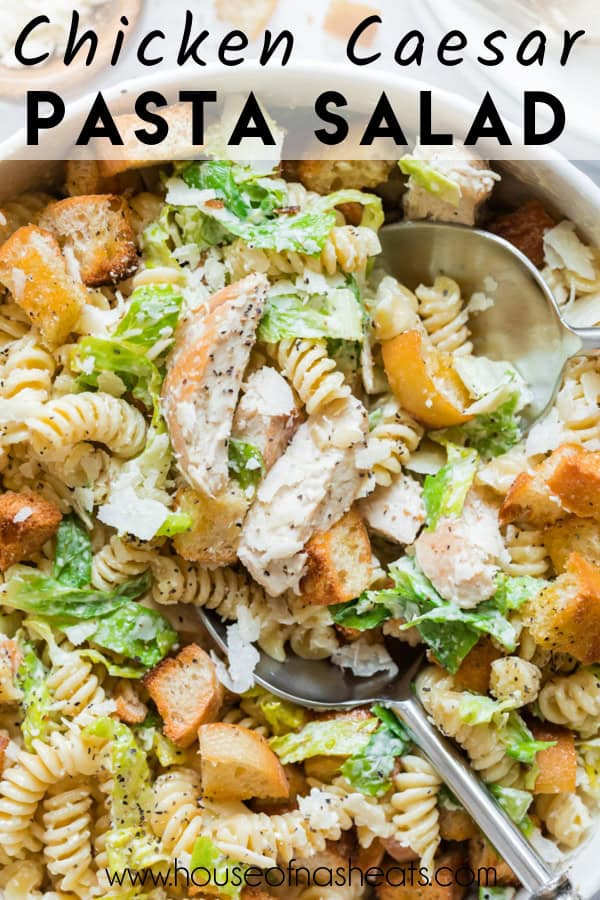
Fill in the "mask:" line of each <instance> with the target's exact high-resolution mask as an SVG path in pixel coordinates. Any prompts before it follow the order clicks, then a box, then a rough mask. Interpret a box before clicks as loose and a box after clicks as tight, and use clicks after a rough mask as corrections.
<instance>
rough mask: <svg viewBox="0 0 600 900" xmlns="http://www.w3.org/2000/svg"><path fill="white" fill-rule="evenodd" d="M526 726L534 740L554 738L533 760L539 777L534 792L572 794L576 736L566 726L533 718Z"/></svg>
mask: <svg viewBox="0 0 600 900" xmlns="http://www.w3.org/2000/svg"><path fill="white" fill-rule="evenodd" d="M529 728H530V730H531V733H532V734H533V736H534V738H535V739H536V741H554V746H553V747H548V748H547V749H546V750H540V752H539V753H537V754H536V757H535V761H536V765H537V767H538V776H537V778H536V781H535V787H534V789H533V793H534V794H562V793H567V794H573V793H575V788H576V781H577V754H576V752H575V735H574V734H573V732H572V731H569V729H568V728H562V727H561V726H560V725H552V724H551V723H550V722H538V721H537V720H532V721H531V722H530V723H529Z"/></svg>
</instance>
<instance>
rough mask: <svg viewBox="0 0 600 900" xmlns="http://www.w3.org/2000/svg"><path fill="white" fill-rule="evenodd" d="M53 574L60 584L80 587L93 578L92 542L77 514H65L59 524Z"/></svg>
mask: <svg viewBox="0 0 600 900" xmlns="http://www.w3.org/2000/svg"><path fill="white" fill-rule="evenodd" d="M52 576H53V578H55V579H56V580H57V581H58V582H60V584H66V585H72V586H73V587H78V588H80V587H85V586H86V585H88V584H89V583H90V580H91V578H92V542H91V540H90V537H89V535H88V532H87V530H86V527H85V525H84V524H83V522H81V520H80V519H78V518H77V516H75V515H69V516H65V518H64V519H63V520H62V521H61V523H60V525H59V526H58V532H57V535H56V550H55V553H54V565H53V568H52Z"/></svg>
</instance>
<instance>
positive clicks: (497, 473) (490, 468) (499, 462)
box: [475, 447, 530, 496]
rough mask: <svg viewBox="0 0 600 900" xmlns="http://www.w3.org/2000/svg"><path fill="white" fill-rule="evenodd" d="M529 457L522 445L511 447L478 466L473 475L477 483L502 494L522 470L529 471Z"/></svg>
mask: <svg viewBox="0 0 600 900" xmlns="http://www.w3.org/2000/svg"><path fill="white" fill-rule="evenodd" d="M529 462H530V460H529V457H528V456H527V453H526V452H525V449H524V448H523V447H513V448H512V449H511V450H509V451H508V452H507V453H503V454H502V455H501V456H496V457H495V458H494V459H492V460H490V461H489V462H488V463H486V464H485V465H484V466H480V468H479V469H478V470H477V473H476V475H475V481H476V483H477V484H483V485H485V486H486V487H489V488H491V489H492V490H493V491H495V493H496V494H500V496H504V495H505V494H506V493H507V491H508V489H509V488H510V486H511V484H512V483H513V481H514V480H515V478H517V477H518V476H519V475H520V474H521V473H522V472H527V471H529V468H530V466H529Z"/></svg>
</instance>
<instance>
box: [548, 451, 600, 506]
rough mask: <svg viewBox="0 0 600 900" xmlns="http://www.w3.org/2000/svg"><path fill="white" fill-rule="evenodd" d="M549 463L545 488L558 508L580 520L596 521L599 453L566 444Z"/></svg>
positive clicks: (598, 492)
mask: <svg viewBox="0 0 600 900" xmlns="http://www.w3.org/2000/svg"><path fill="white" fill-rule="evenodd" d="M561 451H562V452H561ZM550 459H551V460H552V466H551V468H550V472H549V473H548V475H547V476H546V484H547V485H548V488H549V489H550V491H551V492H552V494H554V495H555V496H556V497H558V499H559V501H560V503H561V505H562V508H563V509H565V510H566V511H567V512H570V513H573V515H575V516H580V517H581V518H582V519H597V520H600V452H595V453H593V452H591V451H590V450H584V449H583V448H582V447H579V446H578V445H576V444H573V445H570V444H566V445H565V446H563V447H561V448H559V450H557V451H556V452H555V453H553V454H552V456H551V457H550Z"/></svg>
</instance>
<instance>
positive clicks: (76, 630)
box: [63, 621, 98, 647]
mask: <svg viewBox="0 0 600 900" xmlns="http://www.w3.org/2000/svg"><path fill="white" fill-rule="evenodd" d="M97 628H98V623H97V622H95V621H93V622H89V621H88V622H78V623H77V625H70V626H69V627H68V628H63V631H64V633H65V634H66V636H67V638H68V639H69V640H70V641H71V643H72V644H75V646H76V647H78V646H79V644H83V642H84V641H86V640H87V639H88V638H89V637H90V635H92V634H94V632H95V631H96V629H97Z"/></svg>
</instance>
